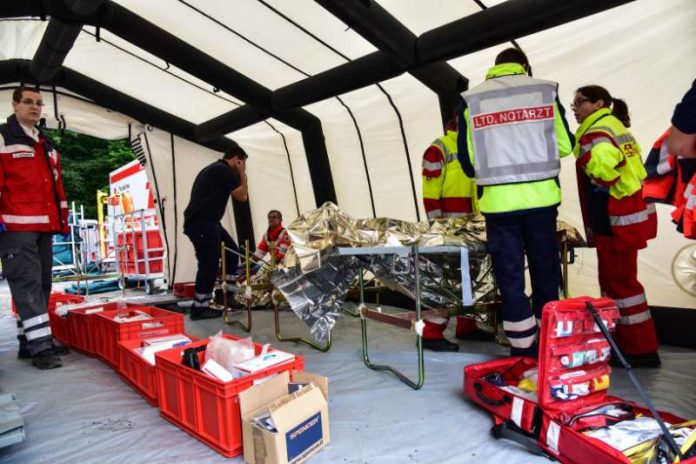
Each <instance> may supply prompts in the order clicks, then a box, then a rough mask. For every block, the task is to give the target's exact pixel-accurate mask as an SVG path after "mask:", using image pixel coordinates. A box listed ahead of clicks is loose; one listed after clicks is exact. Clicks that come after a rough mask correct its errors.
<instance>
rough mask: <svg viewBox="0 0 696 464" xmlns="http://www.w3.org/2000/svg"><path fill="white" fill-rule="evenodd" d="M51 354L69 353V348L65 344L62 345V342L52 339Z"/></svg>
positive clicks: (61, 354) (62, 354) (63, 354)
mask: <svg viewBox="0 0 696 464" xmlns="http://www.w3.org/2000/svg"><path fill="white" fill-rule="evenodd" d="M52 349H53V354H55V355H56V356H65V355H66V354H69V353H70V350H69V349H68V347H67V346H65V345H63V344H62V343H59V342H57V341H55V340H53V348H52Z"/></svg>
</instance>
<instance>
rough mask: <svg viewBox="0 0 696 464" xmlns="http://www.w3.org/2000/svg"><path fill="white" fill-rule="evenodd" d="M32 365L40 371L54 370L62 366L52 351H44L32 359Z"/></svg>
mask: <svg viewBox="0 0 696 464" xmlns="http://www.w3.org/2000/svg"><path fill="white" fill-rule="evenodd" d="M32 364H33V365H34V366H35V367H36V368H37V369H41V370H48V369H55V368H57V367H61V366H63V363H62V362H61V360H60V358H59V357H58V356H56V355H55V354H54V353H53V350H52V349H50V348H49V349H48V350H44V351H42V352H41V353H39V354H37V355H36V356H34V357H33V358H32Z"/></svg>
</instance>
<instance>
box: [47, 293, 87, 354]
mask: <svg viewBox="0 0 696 464" xmlns="http://www.w3.org/2000/svg"><path fill="white" fill-rule="evenodd" d="M82 301H84V297H82V296H80V295H68V294H66V293H58V292H54V293H51V296H50V297H49V299H48V325H49V326H50V327H51V334H52V335H53V338H55V339H56V340H58V341H59V342H61V343H62V344H64V345H67V346H72V345H73V340H72V336H71V333H70V328H69V327H68V321H67V319H66V318H65V317H63V316H60V315H58V314H56V312H55V311H56V308H57V307H58V306H61V305H64V304H78V303H82Z"/></svg>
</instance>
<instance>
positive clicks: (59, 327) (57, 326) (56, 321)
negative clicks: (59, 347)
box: [48, 311, 72, 346]
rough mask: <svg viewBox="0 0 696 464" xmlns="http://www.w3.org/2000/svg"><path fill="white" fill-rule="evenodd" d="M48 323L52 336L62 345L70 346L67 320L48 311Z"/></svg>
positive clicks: (70, 340)
mask: <svg viewBox="0 0 696 464" xmlns="http://www.w3.org/2000/svg"><path fill="white" fill-rule="evenodd" d="M48 325H49V326H50V327H51V334H52V335H53V338H54V339H56V340H58V341H59V342H61V343H62V344H63V345H66V346H72V339H71V337H70V331H69V329H68V322H67V320H66V319H65V318H64V317H63V316H60V315H58V314H56V313H55V312H53V311H49V312H48Z"/></svg>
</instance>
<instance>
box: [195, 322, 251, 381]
mask: <svg viewBox="0 0 696 464" xmlns="http://www.w3.org/2000/svg"><path fill="white" fill-rule="evenodd" d="M254 356H256V352H255V350H254V342H253V341H252V340H251V337H248V338H243V339H241V340H230V339H229V338H224V337H223V336H222V330H220V331H219V332H218V333H216V334H215V335H213V336H212V337H210V343H208V347H207V348H206V350H205V359H206V360H207V359H213V360H215V362H216V363H218V364H220V365H221V366H222V367H224V368H225V369H227V370H228V371H230V372H233V366H234V365H235V364H237V363H240V362H243V361H246V360H247V359H251V358H253V357H254Z"/></svg>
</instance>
